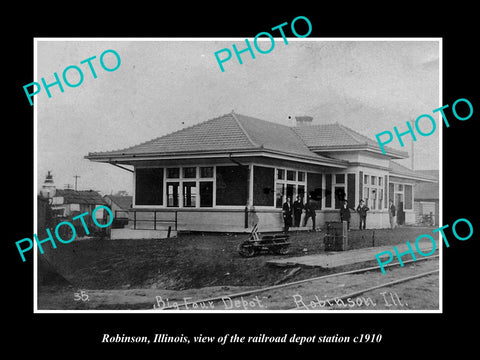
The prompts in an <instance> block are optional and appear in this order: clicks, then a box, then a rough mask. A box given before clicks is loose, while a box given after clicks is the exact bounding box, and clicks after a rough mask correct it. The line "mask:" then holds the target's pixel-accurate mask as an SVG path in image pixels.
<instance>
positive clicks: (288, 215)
mask: <svg viewBox="0 0 480 360" xmlns="http://www.w3.org/2000/svg"><path fill="white" fill-rule="evenodd" d="M282 212H283V222H284V224H285V228H284V231H288V229H289V228H290V226H292V205H291V204H289V203H288V202H284V203H283V207H282Z"/></svg>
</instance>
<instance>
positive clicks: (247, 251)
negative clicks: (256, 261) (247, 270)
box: [238, 244, 255, 257]
mask: <svg viewBox="0 0 480 360" xmlns="http://www.w3.org/2000/svg"><path fill="white" fill-rule="evenodd" d="M238 252H239V253H240V255H242V256H243V257H252V256H253V255H255V249H254V248H253V246H252V245H244V244H240V245H238Z"/></svg>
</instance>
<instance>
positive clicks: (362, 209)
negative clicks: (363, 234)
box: [357, 205, 370, 230]
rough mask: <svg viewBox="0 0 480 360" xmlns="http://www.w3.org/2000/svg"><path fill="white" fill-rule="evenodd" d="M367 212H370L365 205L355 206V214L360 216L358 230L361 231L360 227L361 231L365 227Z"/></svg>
mask: <svg viewBox="0 0 480 360" xmlns="http://www.w3.org/2000/svg"><path fill="white" fill-rule="evenodd" d="M368 210H370V209H369V208H368V207H367V206H366V205H363V206H360V205H358V206H357V212H358V214H359V215H360V230H361V229H362V226H363V229H365V227H366V222H367V211H368Z"/></svg>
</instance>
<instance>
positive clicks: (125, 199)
mask: <svg viewBox="0 0 480 360" xmlns="http://www.w3.org/2000/svg"><path fill="white" fill-rule="evenodd" d="M105 197H106V198H109V199H110V200H111V201H112V202H114V203H115V204H117V205H118V206H119V207H120V208H121V209H124V210H128V209H130V208H131V207H132V202H133V201H132V199H133V196H119V195H105Z"/></svg>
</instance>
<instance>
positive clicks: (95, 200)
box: [51, 189, 108, 234]
mask: <svg viewBox="0 0 480 360" xmlns="http://www.w3.org/2000/svg"><path fill="white" fill-rule="evenodd" d="M99 205H107V203H106V202H105V200H104V199H103V198H102V196H101V195H100V194H99V193H98V192H96V191H94V190H81V191H80V190H73V189H56V192H55V195H54V196H53V197H52V200H51V206H52V212H53V214H54V217H60V218H72V217H74V216H77V215H80V214H82V213H84V212H88V214H89V215H90V216H85V217H83V219H84V220H85V223H86V224H87V227H88V228H89V229H98V228H97V226H96V225H95V224H94V223H93V220H92V217H91V214H92V213H93V210H94V209H95V208H96V207H97V206H99ZM107 216H108V214H107V212H106V211H105V210H104V209H99V210H97V211H96V212H95V218H96V219H97V221H98V222H101V223H105V222H106V221H107ZM75 227H76V228H77V231H80V233H81V234H83V230H81V229H82V226H75Z"/></svg>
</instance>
